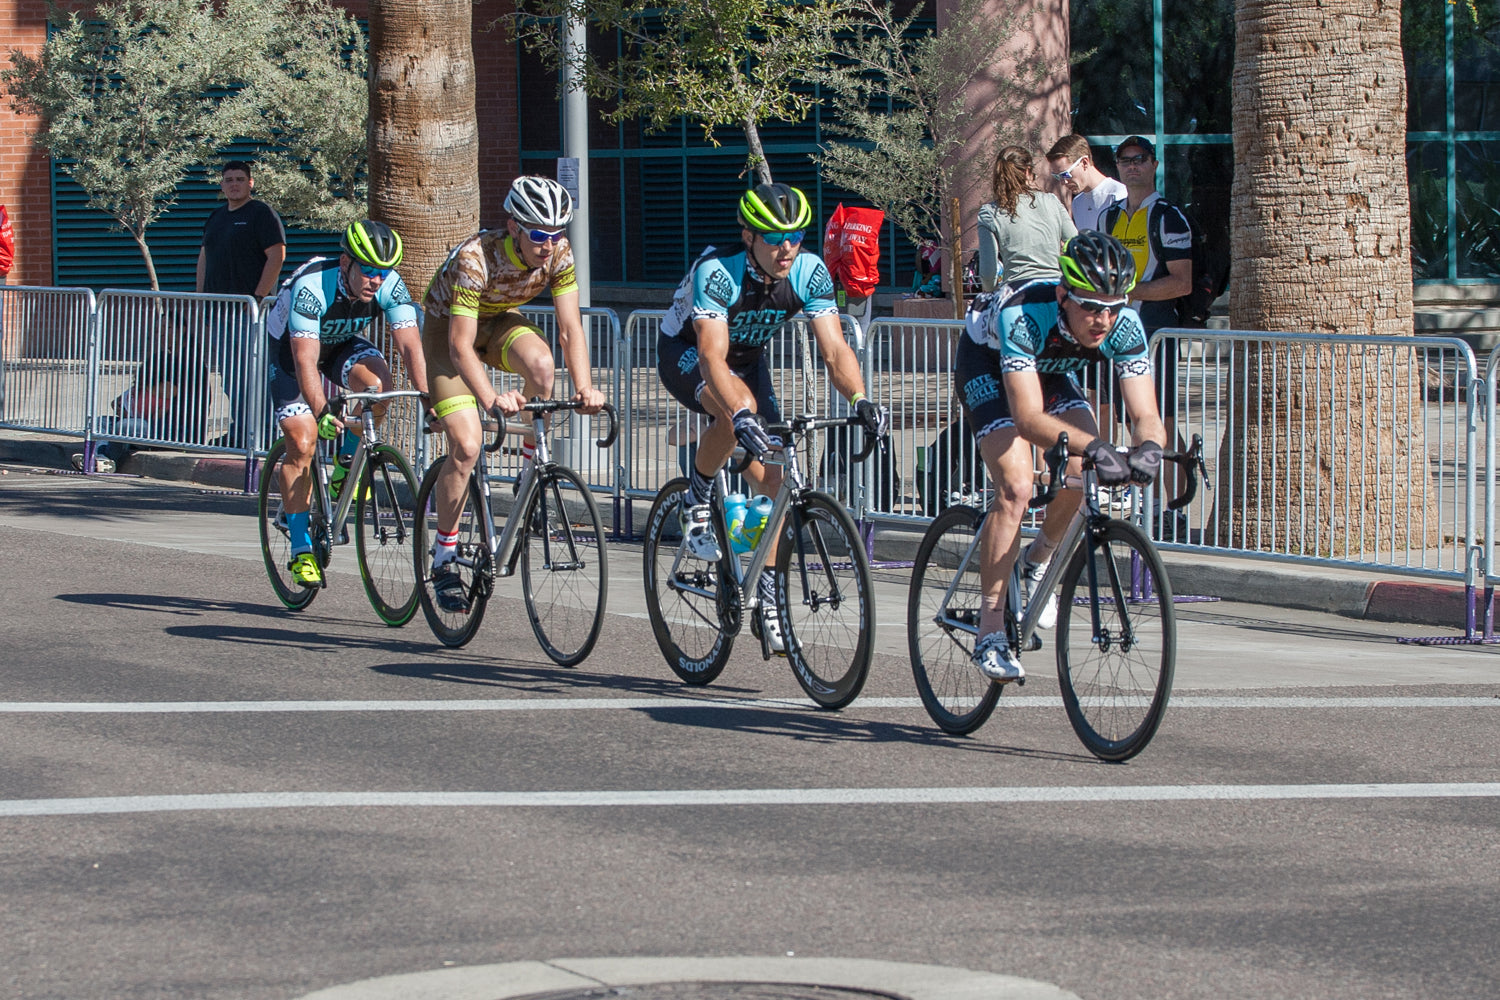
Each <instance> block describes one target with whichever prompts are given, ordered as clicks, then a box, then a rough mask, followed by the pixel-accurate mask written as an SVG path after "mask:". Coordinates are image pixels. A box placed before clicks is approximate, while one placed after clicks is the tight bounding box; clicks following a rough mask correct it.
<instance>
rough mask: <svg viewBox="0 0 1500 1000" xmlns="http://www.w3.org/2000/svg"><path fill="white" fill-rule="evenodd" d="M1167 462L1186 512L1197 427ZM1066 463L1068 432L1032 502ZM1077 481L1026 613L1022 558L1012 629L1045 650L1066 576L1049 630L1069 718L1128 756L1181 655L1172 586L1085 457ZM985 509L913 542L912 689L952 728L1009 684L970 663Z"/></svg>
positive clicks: (946, 520) (1010, 596)
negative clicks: (1048, 612)
mask: <svg viewBox="0 0 1500 1000" xmlns="http://www.w3.org/2000/svg"><path fill="white" fill-rule="evenodd" d="M1122 450H1123V449H1122ZM1163 459H1164V460H1165V461H1170V462H1174V463H1176V464H1177V465H1178V466H1179V467H1180V468H1182V469H1183V470H1184V472H1185V473H1186V479H1187V484H1186V486H1185V488H1184V490H1183V493H1182V495H1181V496H1179V497H1178V498H1177V499H1175V500H1173V501H1171V503H1169V504H1168V505H1167V506H1168V507H1169V509H1171V510H1180V509H1181V508H1183V507H1185V506H1187V505H1188V504H1189V503H1191V502H1192V499H1193V496H1194V495H1195V494H1196V492H1197V489H1198V477H1199V475H1200V474H1201V475H1202V476H1203V478H1204V479H1205V481H1206V479H1207V469H1206V468H1205V467H1204V464H1203V439H1202V437H1201V436H1200V435H1194V436H1193V442H1192V445H1191V446H1190V447H1189V448H1188V450H1187V451H1184V452H1176V453H1168V454H1165V455H1164V456H1163ZM1067 461H1068V451H1067V435H1066V434H1063V435H1060V436H1059V438H1058V441H1057V444H1055V445H1054V446H1053V447H1052V448H1050V449H1048V451H1047V453H1046V465H1047V473H1048V481H1047V485H1046V488H1045V489H1044V490H1043V491H1042V492H1040V493H1039V494H1038V495H1036V496H1035V497H1033V499H1032V500H1031V501H1030V504H1029V506H1030V507H1031V508H1032V509H1036V508H1039V507H1045V506H1046V505H1047V504H1048V503H1050V502H1051V501H1052V499H1053V497H1055V496H1056V495H1057V491H1058V489H1059V488H1060V487H1061V486H1062V482H1063V475H1062V473H1063V469H1064V467H1065V466H1066V464H1067ZM1082 487H1083V491H1084V503H1083V504H1082V505H1081V506H1080V507H1079V509H1078V513H1077V514H1076V515H1075V516H1074V518H1073V520H1072V521H1071V523H1070V524H1069V525H1068V528H1067V531H1066V533H1065V534H1064V536H1063V539H1062V541H1061V543H1059V545H1058V548H1057V551H1056V553H1054V555H1053V557H1052V561H1051V563H1050V565H1049V566H1048V568H1047V571H1046V573H1045V575H1044V576H1043V577H1042V579H1041V581H1040V582H1039V583H1037V585H1036V586H1035V588H1034V589H1033V593H1032V596H1031V600H1030V602H1029V606H1027V607H1026V608H1025V609H1024V610H1023V608H1022V605H1021V594H1022V581H1021V573H1020V565H1021V561H1020V560H1019V559H1017V560H1016V569H1015V571H1014V572H1012V574H1011V578H1010V583H1009V585H1008V587H1007V591H1006V610H1005V631H1006V635H1007V637H1008V638H1009V640H1010V643H1011V648H1012V649H1013V650H1014V651H1015V652H1016V653H1017V655H1020V654H1021V652H1022V651H1023V650H1024V651H1027V652H1030V651H1034V650H1037V649H1040V648H1041V647H1042V641H1041V637H1040V636H1038V635H1037V634H1036V629H1037V621H1038V619H1039V618H1040V617H1041V615H1042V611H1043V609H1044V608H1045V607H1046V606H1047V599H1046V598H1047V597H1048V596H1050V595H1051V594H1052V593H1053V591H1054V590H1056V589H1057V588H1058V587H1059V584H1060V586H1061V591H1060V593H1059V594H1058V610H1057V621H1056V623H1055V624H1054V626H1053V628H1054V636H1055V641H1056V645H1057V679H1058V683H1059V685H1060V686H1061V688H1062V699H1063V706H1064V708H1065V709H1066V710H1067V714H1068V721H1069V723H1071V724H1072V726H1073V730H1074V732H1076V733H1077V734H1078V738H1079V739H1080V740H1082V741H1083V745H1084V746H1085V747H1087V748H1088V750H1089V752H1090V753H1092V754H1094V755H1095V756H1096V757H1099V758H1101V759H1103V760H1109V761H1122V760H1128V759H1129V758H1131V757H1133V756H1135V755H1136V754H1138V753H1140V752H1141V751H1142V750H1144V749H1145V747H1146V744H1148V743H1150V742H1151V738H1152V737H1153V736H1154V735H1155V734H1156V731H1157V728H1158V727H1159V726H1160V725H1161V720H1162V716H1163V714H1164V713H1165V712H1166V708H1167V700H1168V698H1169V697H1170V695H1171V690H1172V675H1173V671H1174V669H1175V663H1176V651H1177V626H1176V619H1175V617H1174V614H1173V604H1172V587H1171V582H1170V580H1169V579H1168V578H1167V572H1166V568H1165V566H1164V565H1163V563H1162V560H1161V555H1160V554H1159V553H1158V552H1157V549H1156V546H1155V544H1153V543H1152V541H1151V539H1150V537H1149V536H1148V535H1147V534H1146V533H1145V532H1144V531H1142V530H1141V529H1140V528H1139V527H1137V526H1136V525H1135V524H1133V523H1130V522H1128V521H1121V520H1117V519H1115V518H1112V517H1111V516H1110V515H1109V513H1108V510H1109V508H1108V505H1107V504H1106V505H1104V506H1103V507H1102V508H1101V502H1100V495H1099V494H1100V489H1101V488H1100V487H1099V485H1098V480H1097V476H1096V473H1095V471H1094V468H1093V464H1092V463H1091V462H1090V461H1089V460H1088V459H1087V458H1085V459H1084V460H1083V477H1082ZM986 516H987V514H986V512H982V511H979V510H976V509H975V508H973V507H969V506H956V507H950V508H948V509H947V510H946V511H944V512H943V513H942V514H940V515H939V516H938V517H937V518H936V519H935V520H934V521H933V522H932V524H931V525H930V526H929V527H928V529H927V532H926V534H924V535H923V537H922V542H921V544H920V546H919V547H918V549H917V556H916V561H915V563H914V564H913V567H912V579H911V590H910V591H909V594H908V598H907V644H908V646H909V648H910V652H911V666H912V673H913V675H914V676H915V678H916V682H917V693H918V694H919V695H920V696H921V698H922V705H923V706H924V707H925V708H926V709H927V714H928V715H930V716H931V717H932V720H933V721H934V722H936V723H937V724H938V726H939V727H940V728H941V729H943V730H944V731H945V732H949V733H954V734H964V733H970V732H973V731H974V730H976V729H978V728H979V727H980V726H982V725H983V724H984V723H985V720H987V719H988V718H989V717H990V713H991V712H993V711H994V709H995V705H996V704H997V703H998V702H999V700H1000V695H1001V694H1002V693H1003V691H1004V689H1005V685H1003V684H999V683H993V682H991V681H989V680H987V679H986V678H985V677H984V676H983V675H981V674H980V673H979V671H978V670H977V669H976V668H975V667H974V665H973V664H972V662H971V660H970V656H971V655H972V653H973V651H974V642H975V640H976V639H977V637H978V632H979V611H980V607H981V602H982V590H981V587H980V579H979V559H980V555H979V539H980V532H981V529H982V528H983V525H984V519H985V517H986ZM1022 683H1024V678H1023V679H1022Z"/></svg>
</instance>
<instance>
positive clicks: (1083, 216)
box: [1047, 134, 1125, 232]
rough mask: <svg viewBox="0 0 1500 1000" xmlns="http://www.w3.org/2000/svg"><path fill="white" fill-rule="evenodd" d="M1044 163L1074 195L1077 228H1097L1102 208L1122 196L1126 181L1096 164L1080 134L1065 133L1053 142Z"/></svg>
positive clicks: (1074, 220) (1080, 229)
mask: <svg viewBox="0 0 1500 1000" xmlns="http://www.w3.org/2000/svg"><path fill="white" fill-rule="evenodd" d="M1047 166H1048V168H1049V169H1051V171H1052V179H1053V180H1055V181H1059V182H1061V184H1062V185H1063V188H1064V189H1065V190H1066V191H1067V192H1068V194H1070V195H1072V197H1073V204H1072V211H1073V224H1074V225H1075V226H1077V227H1078V230H1079V232H1082V231H1083V230H1085V229H1098V228H1099V217H1100V216H1101V215H1102V214H1103V213H1104V210H1105V209H1106V208H1108V207H1109V206H1110V205H1113V204H1114V203H1115V202H1117V201H1119V200H1120V199H1121V198H1124V197H1125V185H1124V184H1121V183H1120V182H1119V181H1117V180H1115V179H1114V178H1113V177H1109V176H1107V175H1105V174H1104V173H1103V172H1102V171H1101V170H1100V169H1099V168H1098V166H1096V165H1095V163H1094V154H1093V153H1092V151H1090V149H1089V141H1088V140H1087V139H1085V138H1084V137H1083V136H1081V135H1076V134H1075V135H1065V136H1063V137H1062V138H1061V139H1059V140H1057V142H1055V143H1053V145H1052V148H1051V149H1049V150H1047Z"/></svg>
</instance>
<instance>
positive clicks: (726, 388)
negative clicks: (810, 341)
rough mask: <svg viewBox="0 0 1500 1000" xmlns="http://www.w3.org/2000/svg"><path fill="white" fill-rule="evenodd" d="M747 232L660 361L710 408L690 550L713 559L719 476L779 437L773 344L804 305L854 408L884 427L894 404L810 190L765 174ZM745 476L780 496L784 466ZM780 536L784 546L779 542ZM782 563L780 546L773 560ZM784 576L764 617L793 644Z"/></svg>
mask: <svg viewBox="0 0 1500 1000" xmlns="http://www.w3.org/2000/svg"><path fill="white" fill-rule="evenodd" d="M739 222H740V242H741V243H742V245H743V246H742V249H740V250H739V251H738V252H735V253H717V252H713V248H710V250H709V252H707V253H705V254H704V255H703V256H702V257H700V258H699V259H698V261H697V263H695V264H694V265H693V269H692V270H691V271H690V272H689V273H688V275H687V277H685V278H684V279H683V280H682V284H681V285H679V286H678V289H677V294H676V296H674V298H673V302H672V308H671V310H669V311H668V314H667V316H666V318H665V319H664V320H663V321H662V333H661V337H660V338H659V340H658V342H657V347H658V352H659V353H658V357H659V359H660V360H659V362H658V365H657V371H658V372H659V373H660V374H661V378H662V383H663V384H664V385H665V386H666V388H667V391H668V392H670V393H671V394H672V396H673V397H674V398H676V399H677V401H678V402H680V403H682V405H683V406H686V407H687V408H688V409H690V410H692V411H693V412H695V413H701V414H706V415H708V417H709V419H710V422H709V425H708V429H707V430H706V431H704V432H703V433H702V435H700V437H699V439H698V452H697V456H696V457H695V459H694V461H693V464H692V468H691V469H690V470H689V476H688V479H689V483H690V485H689V493H690V505H691V506H690V507H689V509H688V511H687V516H686V521H687V524H686V525H685V528H686V530H687V545H688V550H689V551H690V552H691V553H692V554H693V555H694V556H696V557H697V558H700V559H704V560H707V561H710V562H714V561H717V560H718V559H719V558H720V552H719V547H718V543H717V542H716V541H715V539H714V535H713V529H712V527H711V523H710V515H711V511H710V508H709V502H710V500H711V498H712V496H713V479H714V476H715V475H716V474H717V473H718V470H719V469H720V468H722V467H723V465H724V463H725V462H726V461H727V460H728V458H729V456H730V454H731V453H732V452H733V451H734V446H735V442H736V441H738V442H739V444H740V445H741V446H742V447H743V448H744V449H745V451H746V452H747V453H748V454H749V455H750V456H751V457H752V458H755V459H759V458H760V457H761V456H762V455H764V454H765V453H766V452H767V451H769V450H770V449H771V448H772V446H773V442H772V440H771V438H770V436H769V435H768V434H767V432H766V428H765V422H766V421H768V420H769V421H773V422H775V421H779V420H780V419H781V414H780V412H779V410H778V408H777V404H776V395H775V392H774V390H773V388H772V384H771V373H770V371H769V369H768V366H767V365H766V364H765V361H764V354H765V346H766V344H767V342H768V341H770V339H771V337H772V335H773V334H774V333H775V332H776V330H777V328H779V327H780V326H781V325H782V324H783V323H785V322H786V321H787V320H789V319H791V318H792V317H793V316H795V315H796V314H798V313H799V312H801V313H805V314H806V315H807V316H808V317H809V319H810V320H811V325H812V331H813V335H814V336H815V337H816V338H817V341H818V349H819V351H821V352H822V355H823V359H824V362H825V363H826V364H827V366H828V374H829V378H830V380H831V381H832V382H833V386H834V388H835V389H837V390H838V391H839V392H840V393H842V394H843V395H844V397H845V398H846V399H848V400H849V401H850V403H852V404H853V406H854V412H855V413H856V414H857V415H858V416H859V417H860V419H861V420H862V421H863V422H864V425H865V428H866V430H867V431H868V432H869V433H871V434H876V435H882V434H884V433H885V428H886V421H887V417H886V413H885V411H884V410H883V409H882V408H880V407H878V406H876V405H875V404H874V403H873V402H871V401H870V400H869V399H867V398H865V383H864V378H863V376H862V375H861V374H860V370H859V359H858V358H857V357H856V356H855V353H854V351H853V349H851V348H850V347H849V345H848V344H847V343H845V341H844V333H843V328H842V326H841V325H840V323H839V318H838V306H837V305H835V304H834V301H833V279H832V278H831V277H830V276H829V274H828V268H826V267H825V266H824V265H823V262H822V261H821V260H820V259H818V257H817V256H816V255H815V254H811V253H802V252H801V248H802V237H803V231H804V230H805V229H806V228H807V226H808V225H809V224H810V223H811V222H812V206H811V204H810V203H809V202H808V200H807V196H806V195H804V194H803V193H802V192H801V191H799V190H797V189H796V188H794V187H790V186H788V185H786V184H759V185H756V187H755V188H753V189H752V190H750V191H746V192H745V194H744V196H743V197H742V198H740V203H739ZM746 475H747V476H748V478H749V479H750V482H751V483H752V484H753V485H754V486H755V488H756V489H757V490H758V491H759V492H761V493H764V494H766V495H774V494H775V493H776V491H777V490H778V489H779V488H780V486H781V471H780V469H778V468H776V467H774V466H772V467H767V466H765V465H763V464H761V463H760V462H759V461H754V462H752V463H751V464H750V467H749V468H748V469H747V470H746ZM770 544H772V545H773V546H774V541H772V542H771V543H770ZM774 564H775V551H774V547H773V550H772V551H771V553H770V558H769V559H768V561H767V565H768V566H770V565H774ZM773 579H774V576H773V574H772V572H771V571H770V570H767V571H766V572H764V573H763V574H762V575H761V579H760V580H759V582H758V586H759V587H760V589H761V596H762V598H764V603H763V604H762V606H761V607H762V612H761V614H762V618H761V624H762V628H763V629H764V631H765V635H766V638H767V641H768V644H769V645H770V647H771V649H772V651H773V652H777V653H782V652H784V651H785V648H786V646H785V642H784V641H783V639H782V636H781V629H780V623H779V621H778V619H777V617H776V612H775V607H776V601H775V596H776V595H775V590H774V584H773V582H772V581H773Z"/></svg>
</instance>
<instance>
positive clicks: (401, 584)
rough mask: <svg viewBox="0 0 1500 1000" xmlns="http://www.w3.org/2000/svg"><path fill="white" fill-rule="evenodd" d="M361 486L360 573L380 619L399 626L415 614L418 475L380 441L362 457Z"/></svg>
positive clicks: (357, 539) (358, 514)
mask: <svg viewBox="0 0 1500 1000" xmlns="http://www.w3.org/2000/svg"><path fill="white" fill-rule="evenodd" d="M360 487H361V488H360V491H359V499H358V500H357V501H356V517H357V519H358V525H357V527H356V530H355V536H354V539H355V549H356V551H357V552H358V554H359V575H360V577H361V578H362V579H363V580H364V584H365V594H366V595H367V596H368V597H369V598H370V606H371V607H373V608H374V609H375V613H376V614H377V615H379V616H380V620H381V621H383V622H385V623H386V624H387V625H390V626H392V627H393V628H394V627H399V626H402V625H405V624H406V623H407V622H409V621H411V619H412V616H413V615H415V614H416V613H417V577H416V574H415V573H414V572H413V569H412V567H413V566H414V561H413V558H412V553H413V552H414V551H415V548H414V542H415V538H416V527H415V525H414V523H413V521H414V518H413V512H414V510H415V506H414V505H415V504H416V500H417V479H416V476H414V475H412V471H411V465H410V464H408V463H407V461H406V456H404V455H402V454H401V452H399V451H397V450H396V449H395V448H392V447H391V446H390V445H385V444H380V445H376V446H375V447H374V448H373V449H371V450H370V453H369V455H367V456H366V458H365V468H364V472H363V474H362V475H361V476H360Z"/></svg>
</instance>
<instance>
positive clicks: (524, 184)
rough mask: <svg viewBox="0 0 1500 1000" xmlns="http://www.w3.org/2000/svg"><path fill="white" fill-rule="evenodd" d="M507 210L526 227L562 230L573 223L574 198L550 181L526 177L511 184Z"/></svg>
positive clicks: (518, 178) (548, 178) (549, 179)
mask: <svg viewBox="0 0 1500 1000" xmlns="http://www.w3.org/2000/svg"><path fill="white" fill-rule="evenodd" d="M505 210H506V211H507V212H509V213H510V217H511V218H512V219H515V220H516V222H518V223H520V224H521V225H523V226H535V227H537V228H538V229H561V228H562V227H563V226H566V225H567V224H568V223H570V222H572V221H573V196H572V195H570V194H568V189H567V188H565V187H563V186H562V185H561V184H559V183H557V181H555V180H553V179H552V178H550V177H537V176H533V175H531V174H525V175H523V176H520V177H517V178H516V179H515V181H514V182H512V183H511V186H510V193H509V194H507V195H506V196H505Z"/></svg>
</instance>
